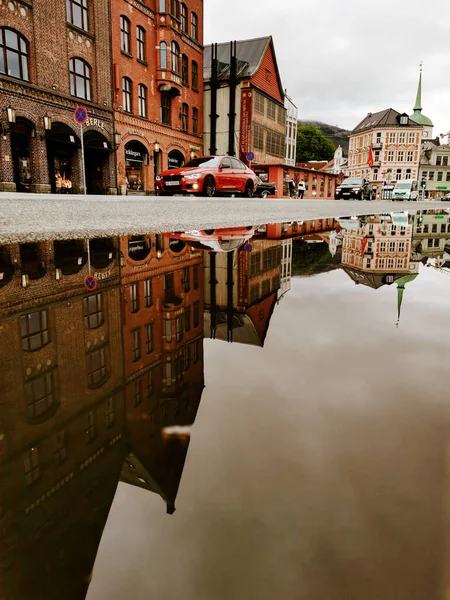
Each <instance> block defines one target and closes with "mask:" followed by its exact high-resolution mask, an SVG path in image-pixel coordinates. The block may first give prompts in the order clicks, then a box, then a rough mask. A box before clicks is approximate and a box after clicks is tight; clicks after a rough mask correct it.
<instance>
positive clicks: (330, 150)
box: [297, 125, 336, 163]
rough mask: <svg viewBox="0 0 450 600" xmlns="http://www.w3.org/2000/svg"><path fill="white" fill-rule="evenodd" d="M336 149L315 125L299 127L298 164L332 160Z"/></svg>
mask: <svg viewBox="0 0 450 600" xmlns="http://www.w3.org/2000/svg"><path fill="white" fill-rule="evenodd" d="M335 150H336V148H335V146H334V145H333V144H332V143H331V142H330V140H328V139H327V138H326V137H325V136H324V134H323V133H322V132H321V131H320V129H318V128H317V127H314V125H298V126H297V162H298V163H299V162H308V161H309V160H331V159H332V158H333V156H334V152H335Z"/></svg>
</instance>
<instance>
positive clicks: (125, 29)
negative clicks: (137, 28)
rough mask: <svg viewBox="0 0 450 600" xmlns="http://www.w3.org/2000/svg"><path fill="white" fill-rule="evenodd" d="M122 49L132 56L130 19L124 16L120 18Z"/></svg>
mask: <svg viewBox="0 0 450 600" xmlns="http://www.w3.org/2000/svg"><path fill="white" fill-rule="evenodd" d="M120 49H121V50H122V52H126V53H127V54H130V19H128V18H127V17H124V16H123V15H121V17H120Z"/></svg>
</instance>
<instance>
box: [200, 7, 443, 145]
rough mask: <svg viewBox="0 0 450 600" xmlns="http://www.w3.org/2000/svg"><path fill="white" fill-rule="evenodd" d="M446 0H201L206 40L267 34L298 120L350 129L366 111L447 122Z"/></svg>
mask: <svg viewBox="0 0 450 600" xmlns="http://www.w3.org/2000/svg"><path fill="white" fill-rule="evenodd" d="M449 22H450V2H449V0H431V1H429V2H424V1H423V0H378V1H377V2H371V3H370V2H366V1H365V0H340V1H338V0H321V1H318V2H313V1H311V0H309V1H308V2H306V1H304V0H275V1H273V0H206V1H205V43H211V42H213V41H216V42H223V41H229V40H231V39H237V40H240V39H246V38H253V37H260V36H266V35H272V36H273V38H274V42H275V50H276V53H277V59H278V64H279V68H280V72H281V79H282V82H283V86H284V87H285V88H287V90H288V93H289V94H290V96H291V97H292V98H293V99H294V101H295V102H296V104H297V105H298V108H299V118H300V119H317V120H320V121H324V122H326V123H330V124H332V125H339V126H340V127H345V128H350V129H352V128H353V127H355V126H356V125H357V123H358V122H359V121H360V120H361V119H362V118H363V117H365V115H366V114H367V113H368V112H376V111H378V110H383V109H385V108H390V107H392V108H395V109H396V110H398V111H400V112H403V111H405V112H408V113H411V112H412V108H413V107H414V102H415V96H416V92H417V82H418V75H419V63H420V62H421V61H423V62H424V88H423V97H422V101H423V109H424V110H423V112H424V114H426V115H427V116H428V117H430V118H431V119H432V121H433V123H434V125H435V130H434V133H435V134H436V135H439V134H440V133H444V131H445V132H447V131H448V130H449V129H450V80H449V77H448V73H450V40H449V35H448V27H449Z"/></svg>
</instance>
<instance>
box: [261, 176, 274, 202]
mask: <svg viewBox="0 0 450 600" xmlns="http://www.w3.org/2000/svg"><path fill="white" fill-rule="evenodd" d="M256 181H257V187H256V191H255V196H258V198H267V196H275V195H276V193H277V191H278V190H277V186H276V185H275V183H274V182H273V181H272V182H270V183H269V182H264V181H263V180H262V179H261V178H260V177H258V176H256Z"/></svg>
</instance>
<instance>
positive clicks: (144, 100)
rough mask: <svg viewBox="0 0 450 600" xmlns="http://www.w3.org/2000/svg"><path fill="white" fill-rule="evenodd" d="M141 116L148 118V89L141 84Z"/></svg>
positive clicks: (139, 88) (139, 92) (139, 97)
mask: <svg viewBox="0 0 450 600" xmlns="http://www.w3.org/2000/svg"><path fill="white" fill-rule="evenodd" d="M138 100H139V116H140V117H144V119H146V118H147V87H146V86H145V85H144V84H143V83H140V84H139V85H138Z"/></svg>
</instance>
